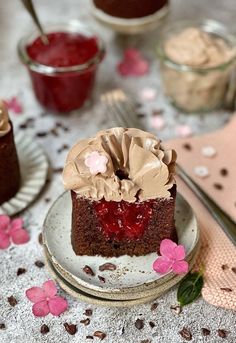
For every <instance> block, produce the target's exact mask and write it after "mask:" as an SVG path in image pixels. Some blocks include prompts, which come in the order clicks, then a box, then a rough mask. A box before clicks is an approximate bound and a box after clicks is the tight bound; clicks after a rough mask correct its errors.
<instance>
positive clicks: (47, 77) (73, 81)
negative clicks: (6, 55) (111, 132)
mask: <svg viewBox="0 0 236 343" xmlns="http://www.w3.org/2000/svg"><path fill="white" fill-rule="evenodd" d="M45 31H46V34H50V33H60V32H63V33H69V34H70V33H71V34H80V35H83V36H85V37H88V38H92V37H95V38H96V43H97V52H96V54H95V55H94V56H93V57H92V58H90V59H88V60H87V61H86V62H85V63H82V64H78V65H70V66H64V67H55V66H50V65H45V64H41V63H38V62H37V61H35V60H34V59H32V58H31V57H30V56H29V54H28V51H27V47H29V46H30V44H32V43H33V42H34V41H35V40H36V39H37V38H38V37H39V34H38V32H37V31H34V32H31V33H29V34H28V35H27V36H25V37H23V38H22V39H21V40H20V41H19V44H18V54H19V57H20V59H21V61H22V62H23V63H24V64H25V66H26V67H27V69H28V71H29V74H30V77H31V82H32V86H33V90H34V93H35V96H36V98H37V100H38V102H39V103H40V104H41V105H42V106H43V107H44V108H46V109H47V110H49V111H52V112H56V113H67V112H70V111H73V110H77V109H80V108H81V107H82V106H84V105H85V104H86V102H87V101H88V100H89V98H90V97H91V93H92V90H93V86H94V82H95V77H96V73H97V68H98V66H99V64H100V62H101V61H102V59H103V57H104V54H105V48H104V45H103V42H102V40H101V39H100V38H99V37H98V36H97V35H96V34H93V33H92V32H91V31H89V30H88V29H87V28H86V27H84V26H83V25H81V24H80V23H79V22H77V21H71V22H70V23H68V24H59V25H51V26H48V27H46V28H45Z"/></svg>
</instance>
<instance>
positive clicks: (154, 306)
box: [151, 303, 158, 311]
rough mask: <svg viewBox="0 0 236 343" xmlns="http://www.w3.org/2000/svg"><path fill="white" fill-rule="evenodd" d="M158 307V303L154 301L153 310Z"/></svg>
mask: <svg viewBox="0 0 236 343" xmlns="http://www.w3.org/2000/svg"><path fill="white" fill-rule="evenodd" d="M157 307H158V303H153V304H152V306H151V311H155V310H156V309H157Z"/></svg>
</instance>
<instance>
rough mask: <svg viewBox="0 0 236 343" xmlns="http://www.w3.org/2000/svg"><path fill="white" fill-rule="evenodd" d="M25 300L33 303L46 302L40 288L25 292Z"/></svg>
mask: <svg viewBox="0 0 236 343" xmlns="http://www.w3.org/2000/svg"><path fill="white" fill-rule="evenodd" d="M25 294H26V296H27V298H28V299H29V300H30V301H32V302H33V303H38V302H40V301H43V300H46V296H45V293H44V290H43V289H42V288H41V287H31V288H29V289H27V291H26V292H25Z"/></svg>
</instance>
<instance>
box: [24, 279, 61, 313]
mask: <svg viewBox="0 0 236 343" xmlns="http://www.w3.org/2000/svg"><path fill="white" fill-rule="evenodd" d="M25 293H26V296H27V298H28V299H29V300H30V301H31V302H32V303H34V305H33V307H32V312H33V314H34V315H35V316H36V317H45V316H47V315H48V314H49V313H51V314H52V315H53V316H59V315H60V314H61V313H63V312H65V311H66V310H67V308H68V303H67V300H66V299H64V298H62V297H60V296H58V295H57V288H56V285H55V283H54V282H53V281H52V280H48V281H46V282H44V284H43V286H42V288H41V287H32V288H29V289H27V291H26V292H25Z"/></svg>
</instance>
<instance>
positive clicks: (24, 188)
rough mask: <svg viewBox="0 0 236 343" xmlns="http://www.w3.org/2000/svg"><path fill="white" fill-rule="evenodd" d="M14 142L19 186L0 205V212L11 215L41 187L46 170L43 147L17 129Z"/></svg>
mask: <svg viewBox="0 0 236 343" xmlns="http://www.w3.org/2000/svg"><path fill="white" fill-rule="evenodd" d="M15 144H16V149H17V153H18V158H19V162H20V172H21V187H20V189H19V191H18V192H17V193H16V195H15V196H14V197H13V198H12V199H10V200H9V201H7V202H5V203H3V204H2V205H1V206H0V214H7V215H9V216H12V215H14V214H16V213H18V212H20V211H22V210H24V209H25V208H26V207H27V206H29V204H30V203H31V202H32V201H33V200H34V199H35V198H36V197H37V195H38V194H39V193H40V191H41V189H42V188H43V186H44V184H45V181H46V178H47V172H48V160H47V157H46V155H45V153H44V151H43V149H42V148H41V147H40V145H38V143H37V142H36V141H35V140H34V139H33V138H31V137H30V136H27V135H25V133H24V132H22V131H19V132H17V133H16V134H15Z"/></svg>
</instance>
